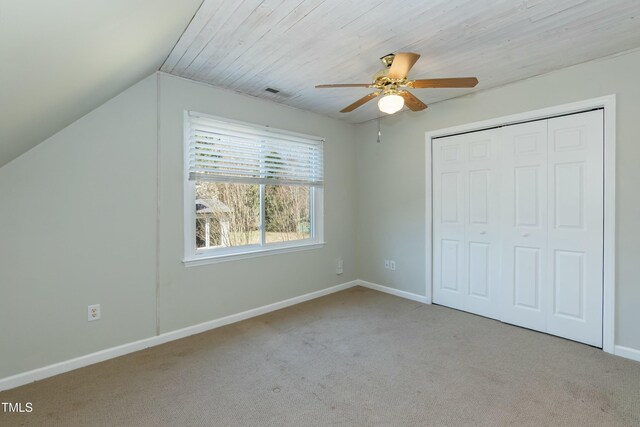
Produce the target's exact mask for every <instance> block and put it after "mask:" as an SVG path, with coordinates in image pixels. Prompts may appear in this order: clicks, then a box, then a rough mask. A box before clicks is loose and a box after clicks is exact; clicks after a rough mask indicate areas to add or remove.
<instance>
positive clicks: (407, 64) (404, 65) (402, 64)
mask: <svg viewBox="0 0 640 427" xmlns="http://www.w3.org/2000/svg"><path fill="white" fill-rule="evenodd" d="M418 58H420V55H418V54H417V53H411V52H400V53H396V55H395V57H394V58H393V62H392V63H391V68H389V78H391V79H404V78H405V77H407V74H409V70H411V67H413V65H414V64H415V63H416V61H417V60H418Z"/></svg>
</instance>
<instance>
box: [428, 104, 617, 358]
mask: <svg viewBox="0 0 640 427" xmlns="http://www.w3.org/2000/svg"><path fill="white" fill-rule="evenodd" d="M596 108H603V109H604V135H603V136H604V236H603V237H604V242H603V254H604V258H603V271H604V273H603V278H602V279H603V295H602V297H603V307H602V308H603V313H602V349H603V350H604V351H606V352H607V353H612V354H613V353H614V352H615V309H616V307H615V296H616V292H615V278H616V270H615V266H616V262H615V261H616V260H615V247H616V246H615V244H616V95H615V94H613V95H608V96H602V97H598V98H592V99H587V100H584V101H578V102H572V103H569V104H562V105H557V106H554V107H548V108H542V109H539V110H533V111H528V112H525V113H518V114H513V115H509V116H502V117H497V118H494V119H489V120H482V121H478V122H473V123H467V124H463V125H460V126H453V127H448V128H444V129H438V130H434V131H428V132H425V144H426V145H425V193H426V194H425V200H426V209H425V212H426V215H425V216H426V223H425V230H426V233H425V252H426V262H425V269H426V270H425V278H426V291H425V295H426V297H427V298H426V302H427V303H428V304H431V302H432V301H433V199H432V197H433V191H432V169H433V163H432V153H431V151H432V141H433V139H435V138H441V137H444V136H451V135H456V134H460V133H465V132H476V131H481V130H486V129H490V128H495V127H500V126H505V125H513V124H518V123H523V122H529V121H533V120H544V119H549V118H551V117H555V116H560V115H565V114H573V113H581V112H585V111H589V110H593V109H596Z"/></svg>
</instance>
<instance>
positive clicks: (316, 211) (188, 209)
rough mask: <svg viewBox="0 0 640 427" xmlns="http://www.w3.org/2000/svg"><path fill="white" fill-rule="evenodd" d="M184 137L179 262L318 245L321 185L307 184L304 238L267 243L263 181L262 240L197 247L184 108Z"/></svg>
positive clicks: (321, 229) (193, 184)
mask: <svg viewBox="0 0 640 427" xmlns="http://www.w3.org/2000/svg"><path fill="white" fill-rule="evenodd" d="M197 114H198V115H199V116H202V117H210V118H212V119H214V120H219V121H224V122H227V123H233V124H238V125H243V126H251V127H253V128H256V129H269V130H271V131H274V130H275V131H278V132H282V133H286V134H289V135H292V136H298V137H303V138H312V139H319V138H318V137H316V136H311V135H305V134H301V133H294V132H290V131H285V130H281V129H275V128H272V127H269V126H261V125H256V124H253V123H247V122H241V121H236V120H230V119H227V118H223V117H217V116H211V115H207V114H202V113H197ZM183 123H184V137H183V159H184V160H183V162H184V172H183V182H184V258H183V260H182V262H183V263H184V265H185V266H187V267H193V266H198V265H206V264H212V263H216V262H222V261H231V260H237V259H246V258H253V257H258V256H264V255H273V254H281V253H287V252H294V251H303V250H309V249H317V248H321V247H323V246H324V245H325V241H324V187H314V186H309V188H310V195H309V197H310V203H311V207H310V214H311V230H310V231H311V237H310V238H309V239H304V240H293V241H290V242H277V243H266V241H265V237H266V235H265V232H266V230H265V227H264V206H263V204H264V190H263V189H264V185H265V184H260V234H261V236H260V241H261V242H263V243H262V244H257V245H244V246H234V247H227V248H206V249H197V248H196V209H195V204H196V182H195V181H193V180H189V155H188V153H189V137H188V134H189V111H185V112H184V121H183Z"/></svg>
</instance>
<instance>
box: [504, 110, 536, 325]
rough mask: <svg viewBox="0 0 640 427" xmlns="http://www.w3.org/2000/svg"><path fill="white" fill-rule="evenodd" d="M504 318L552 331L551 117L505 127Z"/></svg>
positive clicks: (511, 321) (508, 321)
mask: <svg viewBox="0 0 640 427" xmlns="http://www.w3.org/2000/svg"><path fill="white" fill-rule="evenodd" d="M501 150H502V168H501V169H502V177H503V178H502V201H503V203H502V221H501V222H502V277H501V281H502V301H501V305H502V317H501V320H502V321H504V322H507V323H512V324H514V325H519V326H524V327H526V328H531V329H537V330H540V331H545V330H546V315H547V309H546V306H547V294H546V292H547V291H546V277H547V270H546V263H547V121H546V120H542V121H536V122H531V123H524V124H518V125H512V126H505V127H503V128H502V129H501Z"/></svg>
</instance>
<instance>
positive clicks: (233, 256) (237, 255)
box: [182, 242, 325, 267]
mask: <svg viewBox="0 0 640 427" xmlns="http://www.w3.org/2000/svg"><path fill="white" fill-rule="evenodd" d="M324 245H325V242H319V243H318V242H313V243H304V244H299V245H291V246H284V247H274V248H260V249H257V250H252V251H247V252H234V253H227V254H219V255H203V256H200V257H194V258H190V259H184V260H182V263H183V264H184V265H185V267H197V266H199V265H207V264H215V263H218V262H225V261H235V260H239V259H247V258H257V257H261V256H267V255H276V254H284V253H288V252H299V251H308V250H311V249H320V248H322V247H323V246H324Z"/></svg>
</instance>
